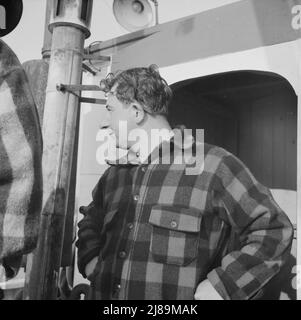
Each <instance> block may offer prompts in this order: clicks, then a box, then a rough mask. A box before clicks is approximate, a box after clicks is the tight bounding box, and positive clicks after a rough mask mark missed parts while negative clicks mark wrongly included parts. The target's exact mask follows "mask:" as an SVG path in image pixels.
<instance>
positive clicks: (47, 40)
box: [42, 0, 53, 61]
mask: <svg viewBox="0 0 301 320" xmlns="http://www.w3.org/2000/svg"><path fill="white" fill-rule="evenodd" d="M52 7H53V0H47V4H46V15H45V27H44V42H43V48H42V57H43V59H44V60H46V61H48V60H49V58H50V52H51V41H52V33H51V32H50V31H49V29H48V25H49V21H50V14H51V11H52V10H51V9H52Z"/></svg>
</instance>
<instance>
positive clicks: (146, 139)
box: [129, 116, 174, 162]
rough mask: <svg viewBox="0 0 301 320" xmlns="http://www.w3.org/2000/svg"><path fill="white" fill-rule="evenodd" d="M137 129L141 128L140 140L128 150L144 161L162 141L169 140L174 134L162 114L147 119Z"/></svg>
mask: <svg viewBox="0 0 301 320" xmlns="http://www.w3.org/2000/svg"><path fill="white" fill-rule="evenodd" d="M139 129H141V130H142V135H141V137H140V140H139V142H138V143H135V144H134V145H133V146H132V147H131V148H130V150H129V152H131V153H134V154H135V155H136V157H137V158H138V159H139V160H140V162H144V161H145V160H146V159H147V158H148V156H149V155H150V154H151V153H152V151H153V150H154V149H155V148H156V147H158V146H159V144H160V143H161V142H162V141H166V140H170V138H171V137H172V136H173V135H174V133H173V131H172V129H171V127H170V125H169V123H168V121H167V120H166V118H165V117H163V116H156V117H153V118H152V119H149V121H147V122H146V123H144V124H143V125H142V126H141V127H140V128H139Z"/></svg>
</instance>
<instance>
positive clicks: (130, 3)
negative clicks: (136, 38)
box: [113, 0, 154, 32]
mask: <svg viewBox="0 0 301 320" xmlns="http://www.w3.org/2000/svg"><path fill="white" fill-rule="evenodd" d="M113 12H114V16H115V18H116V20H117V21H118V23H119V24H120V25H121V26H122V27H124V28H125V29H126V30H128V31H130V32H132V31H137V30H140V29H144V28H147V27H150V26H151V25H153V20H154V15H153V10H152V7H151V5H150V3H149V2H148V1H147V0H114V3H113Z"/></svg>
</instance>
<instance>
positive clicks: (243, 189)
mask: <svg viewBox="0 0 301 320" xmlns="http://www.w3.org/2000/svg"><path fill="white" fill-rule="evenodd" d="M216 182H217V185H218V187H217V192H216V194H215V199H214V201H215V203H217V204H218V208H217V211H218V212H219V215H220V217H222V219H224V220H225V221H226V222H227V224H228V225H230V226H231V229H232V230H233V232H234V234H235V237H234V238H235V239H236V240H237V241H236V244H235V245H234V246H233V247H232V249H230V250H229V251H228V253H227V254H226V255H225V256H224V257H223V259H222V262H221V265H220V266H219V267H217V268H215V269H213V270H212V271H211V272H210V273H209V274H208V275H207V278H208V279H209V281H210V282H211V284H212V285H213V286H214V287H215V289H216V290H217V291H218V293H219V294H220V295H221V296H222V297H223V298H224V299H234V300H246V299H250V298H252V297H253V296H254V295H256V293H258V292H259V291H260V289H261V288H262V287H263V286H264V285H265V284H266V283H267V282H268V281H269V280H270V279H271V278H272V277H274V276H275V275H276V274H277V273H278V272H279V270H280V268H281V266H282V265H283V264H284V263H285V261H286V259H287V257H288V255H289V253H290V250H291V244H292V238H293V227H292V225H291V223H290V221H289V219H288V217H287V216H286V214H285V213H284V212H283V211H282V210H281V209H280V207H279V206H278V205H277V203H276V202H275V200H274V199H273V197H272V195H271V192H270V190H269V189H268V188H266V187H265V186H263V185H262V184H260V183H259V182H258V181H256V179H255V178H254V177H253V175H252V174H251V173H250V171H249V170H248V169H247V168H246V167H245V165H244V164H243V163H242V162H241V161H240V160H238V159H237V158H236V157H234V156H233V155H231V154H227V155H226V156H224V157H223V159H222V161H221V163H220V165H219V168H218V170H217V176H216Z"/></svg>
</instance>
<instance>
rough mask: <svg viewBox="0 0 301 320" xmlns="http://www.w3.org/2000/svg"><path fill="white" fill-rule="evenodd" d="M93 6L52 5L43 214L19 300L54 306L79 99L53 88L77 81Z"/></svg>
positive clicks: (61, 0) (86, 0) (77, 2)
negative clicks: (23, 297)
mask: <svg viewBox="0 0 301 320" xmlns="http://www.w3.org/2000/svg"><path fill="white" fill-rule="evenodd" d="M92 6H93V0H54V1H53V6H52V11H51V16H50V18H51V21H50V24H49V30H50V31H51V32H52V45H51V56H50V63H49V73H48V83H47V89H46V100H45V108H44V119H43V144H44V147H43V162H42V164H43V209H42V213H41V222H40V233H39V240H38V245H37V248H36V250H35V252H34V254H33V257H32V261H31V266H30V271H29V272H30V275H29V281H28V288H27V291H28V292H27V293H26V296H25V299H31V300H54V299H56V297H57V288H58V276H59V269H60V265H61V255H62V247H63V238H64V227H65V219H66V214H67V204H68V194H69V186H70V178H71V167H72V166H71V164H72V156H73V151H74V141H75V133H76V132H75V131H76V119H77V114H78V110H79V99H78V97H77V96H75V95H72V94H70V93H68V92H61V91H58V90H57V84H59V83H65V84H68V85H78V84H80V81H81V73H82V58H83V53H84V40H85V38H87V37H89V35H90V31H89V27H90V22H91V14H92Z"/></svg>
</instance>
